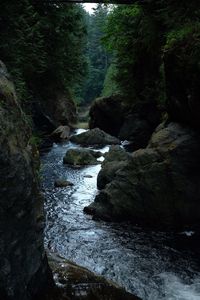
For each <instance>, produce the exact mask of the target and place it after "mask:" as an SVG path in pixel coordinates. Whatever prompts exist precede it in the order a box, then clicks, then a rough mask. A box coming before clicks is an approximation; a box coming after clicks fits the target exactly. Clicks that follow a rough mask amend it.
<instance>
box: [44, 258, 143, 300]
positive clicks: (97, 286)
mask: <svg viewBox="0 0 200 300" xmlns="http://www.w3.org/2000/svg"><path fill="white" fill-rule="evenodd" d="M49 264H50V266H51V268H52V270H53V273H54V278H55V280H56V283H57V287H58V293H59V296H60V297H58V299H60V300H65V299H68V300H75V299H79V300H81V299H83V300H141V299H140V298H138V297H136V296H134V295H132V294H130V293H128V292H126V291H125V290H124V289H122V288H120V287H119V286H117V285H116V284H114V283H112V282H111V281H107V280H105V279H104V278H102V277H101V276H97V275H95V274H94V273H92V272H90V271H89V270H87V269H85V268H83V267H80V266H77V265H76V264H75V263H72V262H70V261H68V260H66V259H63V258H62V257H60V256H57V255H55V254H53V253H51V254H49ZM66 295H67V298H65V297H64V296H66Z"/></svg>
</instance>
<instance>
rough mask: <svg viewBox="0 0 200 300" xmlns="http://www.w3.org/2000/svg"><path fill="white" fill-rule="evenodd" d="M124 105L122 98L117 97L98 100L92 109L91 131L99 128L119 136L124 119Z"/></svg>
mask: <svg viewBox="0 0 200 300" xmlns="http://www.w3.org/2000/svg"><path fill="white" fill-rule="evenodd" d="M122 103H123V101H122V99H121V97H120V96H117V95H116V96H110V97H102V98H98V99H96V100H95V101H94V102H93V103H92V106H91V108H90V113H89V115H90V122H89V127H90V129H93V128H96V127H98V128H100V129H102V130H103V131H105V132H107V133H109V134H111V135H114V136H118V134H119V130H120V128H121V126H122V123H123V118H124V113H123V110H124V108H123V106H122Z"/></svg>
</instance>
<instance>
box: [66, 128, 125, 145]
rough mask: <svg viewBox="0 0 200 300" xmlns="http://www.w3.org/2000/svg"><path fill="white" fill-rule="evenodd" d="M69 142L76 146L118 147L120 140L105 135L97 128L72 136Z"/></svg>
mask: <svg viewBox="0 0 200 300" xmlns="http://www.w3.org/2000/svg"><path fill="white" fill-rule="evenodd" d="M70 141H71V142H73V143H76V144H80V145H83V146H90V145H101V146H104V145H118V144H120V140H119V139H117V138H116V137H114V136H112V135H110V134H107V133H105V132H104V131H103V130H101V129H99V128H94V129H92V130H88V131H86V132H83V133H81V134H78V135H73V136H72V137H71V138H70Z"/></svg>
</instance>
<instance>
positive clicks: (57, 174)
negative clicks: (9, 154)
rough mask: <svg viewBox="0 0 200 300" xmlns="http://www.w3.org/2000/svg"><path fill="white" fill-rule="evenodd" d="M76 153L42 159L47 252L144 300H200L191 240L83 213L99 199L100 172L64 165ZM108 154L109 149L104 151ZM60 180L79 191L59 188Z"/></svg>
mask: <svg viewBox="0 0 200 300" xmlns="http://www.w3.org/2000/svg"><path fill="white" fill-rule="evenodd" d="M72 147H77V146H75V145H74V144H71V143H64V144H59V145H54V146H53V147H52V149H51V150H50V151H49V152H48V153H45V154H43V156H42V173H43V189H44V193H45V197H46V203H45V210H46V218H47V224H46V231H45V244H46V246H48V247H49V248H51V249H52V250H54V251H56V252H57V253H58V254H60V255H61V256H63V257H66V258H68V259H70V260H72V261H74V262H76V263H78V264H80V265H82V266H84V267H87V268H88V269H90V270H92V271H94V272H96V273H98V274H101V275H103V276H105V277H106V278H109V279H112V280H113V281H115V282H117V283H118V284H119V285H121V286H124V287H125V288H126V289H127V290H128V291H131V292H133V293H134V294H136V295H138V296H140V297H142V299H144V300H164V299H166V300H197V299H200V273H199V264H198V261H197V260H196V259H195V255H196V254H195V253H194V251H193V250H191V248H192V247H191V246H190V243H189V241H190V239H191V238H192V235H188V236H186V235H184V234H172V233H170V234H169V233H163V232H152V231H144V230H143V229H141V228H138V227H134V226H132V225H130V224H127V223H123V224H113V223H105V222H97V221H93V220H92V219H91V217H90V216H88V215H85V214H84V213H83V208H84V206H86V205H88V204H89V203H91V202H92V201H93V199H94V197H95V195H96V193H97V189H96V177H97V174H98V172H99V170H100V168H101V166H100V164H99V165H96V166H91V167H84V168H81V169H73V168H70V167H68V166H66V165H63V163H62V159H63V156H64V154H65V152H66V150H67V149H69V148H72ZM105 151H108V147H105V148H104V149H102V152H105ZM58 178H64V179H67V180H69V181H71V182H73V183H74V186H73V187H67V188H54V181H55V180H56V179H58ZM185 245H187V250H184V248H185ZM193 248H194V246H193Z"/></svg>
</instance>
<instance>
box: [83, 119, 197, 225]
mask: <svg viewBox="0 0 200 300" xmlns="http://www.w3.org/2000/svg"><path fill="white" fill-rule="evenodd" d="M199 151H200V138H199V136H198V135H197V134H196V133H195V132H194V131H193V130H191V129H189V128H187V127H183V126H181V125H179V124H177V123H170V124H168V125H164V124H162V125H160V126H159V127H158V128H157V130H156V132H155V133H154V134H153V136H152V138H151V141H150V143H149V145H148V147H147V148H146V149H140V150H138V151H135V152H134V153H133V154H132V159H131V161H130V160H129V161H128V162H127V164H126V163H125V165H124V166H122V168H120V169H119V170H118V171H117V172H116V173H115V176H114V178H113V179H112V181H111V182H110V183H108V184H107V185H106V186H105V188H104V189H103V190H102V191H101V192H100V193H99V195H97V197H96V199H95V202H94V203H92V204H91V205H90V206H89V207H88V208H86V212H89V213H92V214H94V215H95V216H96V217H99V218H103V219H106V220H115V221H119V220H130V221H132V222H133V223H138V224H143V225H144V224H145V225H151V226H159V227H160V226H163V228H169V227H173V228H183V227H184V226H187V225H188V226H192V225H196V224H199V222H200V188H199V187H200V176H199V170H198V168H199V164H200V156H199ZM104 164H105V165H106V162H105V163H104ZM102 187H103V185H102Z"/></svg>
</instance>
